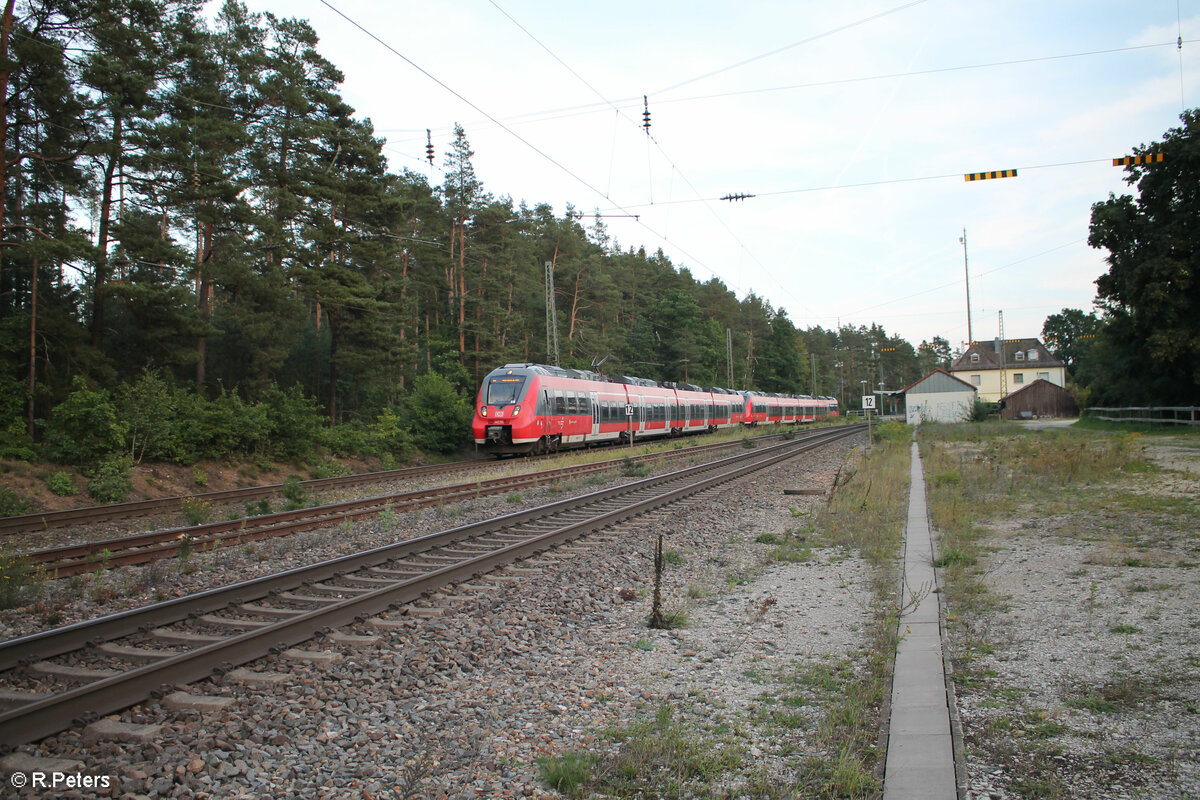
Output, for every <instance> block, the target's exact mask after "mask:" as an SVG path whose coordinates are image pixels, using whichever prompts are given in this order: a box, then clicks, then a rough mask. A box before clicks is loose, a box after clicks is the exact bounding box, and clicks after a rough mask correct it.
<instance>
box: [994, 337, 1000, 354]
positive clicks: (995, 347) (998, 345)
mask: <svg viewBox="0 0 1200 800" xmlns="http://www.w3.org/2000/svg"><path fill="white" fill-rule="evenodd" d="M993 347H994V349H995V352H997V353H999V352H1000V337H999V336H997V337H996V339H995V341H994V342H993Z"/></svg>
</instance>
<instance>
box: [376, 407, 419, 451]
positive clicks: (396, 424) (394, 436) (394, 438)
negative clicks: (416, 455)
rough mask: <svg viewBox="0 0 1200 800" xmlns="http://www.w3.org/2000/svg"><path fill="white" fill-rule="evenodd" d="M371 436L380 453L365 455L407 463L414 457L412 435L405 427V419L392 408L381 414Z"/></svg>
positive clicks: (384, 410)
mask: <svg viewBox="0 0 1200 800" xmlns="http://www.w3.org/2000/svg"><path fill="white" fill-rule="evenodd" d="M371 434H372V438H373V440H374V443H375V446H377V447H378V448H379V452H377V453H367V454H364V455H390V456H391V457H392V458H393V459H394V460H396V461H407V460H408V459H410V458H411V457H412V454H413V449H414V445H413V437H412V434H410V433H409V432H408V429H407V428H406V427H405V422H404V419H403V417H401V416H400V414H398V413H397V412H396V410H395V409H393V408H392V407H391V406H388V407H387V408H385V409H383V411H381V412H379V416H378V417H377V418H376V419H375V422H374V423H372V425H371Z"/></svg>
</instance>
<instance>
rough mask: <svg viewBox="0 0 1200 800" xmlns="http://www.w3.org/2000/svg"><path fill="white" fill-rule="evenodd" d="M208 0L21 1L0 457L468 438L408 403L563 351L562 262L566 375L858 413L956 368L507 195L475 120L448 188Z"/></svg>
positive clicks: (14, 71)
mask: <svg viewBox="0 0 1200 800" xmlns="http://www.w3.org/2000/svg"><path fill="white" fill-rule="evenodd" d="M201 6H202V4H201V3H200V2H199V1H198V0H20V2H17V0H7V2H6V4H5V8H4V18H3V35H2V37H0V69H3V72H2V73H0V98H2V100H0V102H3V103H4V109H3V114H2V115H0V118H2V119H3V123H0V124H3V129H2V130H0V143H2V146H3V154H2V157H0V182H2V184H3V197H4V204H3V215H2V217H0V245H2V246H0V351H2V352H3V366H4V368H3V371H2V372H0V425H2V426H3V427H2V429H0V457H7V458H13V457H16V458H35V457H42V458H50V459H56V460H60V461H64V462H70V463H84V464H86V463H95V462H96V461H97V460H99V459H102V458H104V457H106V456H107V455H109V454H112V453H121V454H123V455H122V457H124V458H130V459H134V460H137V459H141V458H151V459H164V460H174V461H178V462H182V463H188V462H189V461H190V460H195V459H198V458H203V457H223V456H225V455H229V454H236V453H239V452H243V453H244V452H257V453H269V454H271V455H275V456H278V457H283V458H288V457H298V456H300V455H302V454H303V453H304V452H306V451H307V450H308V449H310V448H312V447H314V446H317V445H318V444H319V445H320V446H323V447H328V448H331V449H333V450H345V451H349V452H382V451H386V452H389V453H393V454H402V453H404V452H406V451H407V450H408V449H409V448H411V447H413V446H417V447H421V448H423V449H435V450H436V449H447V450H448V449H453V447H454V446H455V445H456V444H458V443H461V442H465V441H466V439H467V434H468V432H467V430H466V426H465V424H463V425H462V427H461V428H460V429H458V430H460V431H461V435H458V434H454V433H452V434H450V435H447V436H444V437H443V438H442V439H438V440H436V441H432V440H429V439H428V434H427V432H423V429H425V428H428V427H429V426H428V425H423V426H418V425H415V424H414V422H413V420H414V417H415V416H416V415H418V414H419V413H425V412H423V411H421V409H433V410H434V411H433V412H431V413H441V412H445V413H447V414H448V415H449V416H447V417H446V419H445V420H444V423H445V426H447V427H450V428H453V427H454V426H455V425H458V424H459V420H460V418H461V414H462V413H463V409H465V408H467V407H468V406H469V403H470V402H471V397H472V396H473V393H474V391H475V388H476V386H477V385H478V381H479V380H480V378H481V377H482V376H483V375H484V374H485V373H486V372H487V371H489V370H490V369H492V368H493V367H494V366H496V365H498V364H503V363H506V362H511V361H534V362H545V361H547V359H548V357H547V352H546V349H547V347H546V330H545V327H546V323H545V297H544V285H543V276H544V267H543V265H544V264H545V263H546V262H551V263H552V264H553V266H554V275H555V283H556V287H557V294H556V303H557V310H558V330H559V337H560V342H561V346H560V350H561V355H562V362H563V366H574V367H588V366H590V365H591V364H592V363H593V362H594V361H596V360H598V359H602V358H607V361H606V362H605V363H604V367H603V370H604V371H605V372H608V373H610V374H613V373H619V374H635V375H641V376H644V377H649V378H654V379H658V380H686V381H688V382H691V383H696V384H701V385H720V386H728V385H732V387H733V388H739V389H760V390H765V391H778V392H788V393H816V394H827V395H834V396H838V397H839V400H841V401H842V403H843V404H844V405H845V404H847V403H849V402H851V401H852V400H853V399H854V398H857V396H858V394H859V393H860V384H859V381H860V380H868V381H869V383H870V384H871V385H872V386H874V385H876V384H877V383H879V382H880V381H882V382H883V383H884V384H885V385H886V386H887V387H888V388H892V389H894V388H899V387H902V386H905V385H907V384H908V383H911V382H912V381H914V380H916V379H917V378H919V377H920V376H921V375H923V374H924V373H925V372H927V371H929V370H930V369H932V368H933V367H935V366H938V365H941V364H945V363H948V360H949V357H950V349H949V345H948V343H947V342H946V341H945V340H943V339H940V338H935V339H934V340H933V341H932V342H927V343H922V345H921V346H920V347H918V348H915V349H914V347H913V346H912V345H910V344H909V343H908V342H905V341H903V340H900V339H897V338H895V337H892V336H889V335H888V334H887V333H886V332H885V331H884V330H883V329H881V328H879V327H876V326H872V327H871V328H864V327H857V328H856V327H849V326H847V327H843V328H841V329H839V330H824V329H821V328H811V329H808V330H797V329H796V327H795V326H794V325H793V323H792V322H791V321H790V320H789V319H788V317H787V315H786V313H785V312H784V311H783V310H781V309H776V308H773V307H772V306H771V304H770V303H768V302H766V301H765V300H764V299H763V298H760V297H757V296H754V295H750V296H747V297H745V298H742V299H739V298H737V297H736V296H735V295H734V294H733V293H732V292H731V291H730V290H729V289H728V288H727V287H725V286H724V285H723V284H722V283H721V282H720V281H719V280H716V279H713V280H710V281H708V282H704V283H701V282H698V281H697V280H695V279H694V278H693V277H692V275H691V274H690V272H689V271H688V270H687V269H685V268H683V267H682V266H680V265H676V264H673V263H672V262H671V261H670V260H669V259H668V258H667V257H666V256H665V255H664V254H663V253H662V252H661V251H658V252H654V253H648V252H646V251H645V250H644V249H642V248H640V247H636V246H634V247H622V245H621V244H620V243H618V242H616V241H614V240H612V239H611V238H610V236H609V235H608V233H607V231H606V228H605V224H604V220H603V219H602V218H600V217H599V216H598V215H592V216H588V215H586V214H583V213H579V212H577V211H575V210H574V209H571V208H568V210H567V211H566V213H565V214H563V215H562V216H556V214H555V213H554V211H553V209H552V208H551V206H550V205H547V204H542V203H538V204H535V205H532V206H530V205H528V204H527V203H525V202H520V203H515V204H514V202H513V200H512V199H511V198H510V197H506V196H503V195H500V196H496V195H493V194H491V193H490V192H488V191H486V190H485V187H484V185H483V183H482V182H481V180H480V179H479V177H478V176H477V175H476V174H475V171H474V168H473V166H472V161H471V159H472V156H473V153H472V151H471V147H470V144H469V141H468V137H467V132H466V131H464V130H463V129H462V128H461V127H457V128H456V130H455V138H454V141H453V143H452V146H451V147H450V149H449V152H447V153H446V154H445V158H444V162H443V163H442V168H443V173H442V174H443V181H442V184H441V185H440V186H431V185H430V184H429V181H428V180H427V179H426V178H425V177H423V176H422V175H419V174H416V173H413V172H411V171H407V170H405V171H400V172H395V171H391V170H389V166H388V163H387V161H386V159H385V158H384V156H383V154H382V145H383V141H382V140H381V139H380V138H379V137H377V136H376V135H375V134H374V132H373V130H372V126H371V123H370V121H368V120H365V119H362V118H360V117H358V116H356V115H355V111H354V109H353V108H351V107H349V106H348V105H347V104H346V103H345V102H344V100H343V99H342V97H341V96H340V95H339V84H340V81H341V74H340V73H339V71H338V69H337V67H336V66H335V65H334V64H331V63H329V62H328V61H327V60H325V59H324V58H322V57H321V55H320V54H319V52H318V49H317V44H318V43H317V41H316V36H315V34H314V32H313V30H312V28H311V27H310V26H309V25H308V24H307V23H306V22H304V21H301V20H294V19H280V18H277V17H275V16H273V15H271V14H251V13H249V12H248V11H247V9H246V8H245V7H244V6H242V5H241V4H240V3H238V2H235V1H234V0H230V2H227V3H226V4H225V5H224V6H223V7H222V8H221V10H220V11H219V13H218V14H217V15H216V16H215V18H213V19H212V21H209V20H208V19H207V18H206V16H205V15H204V14H203V13H201ZM727 330H728V331H729V332H730V335H731V337H732V352H733V359H732V363H731V362H730V361H729V360H728V359H727V349H726V335H727V334H726V331H727Z"/></svg>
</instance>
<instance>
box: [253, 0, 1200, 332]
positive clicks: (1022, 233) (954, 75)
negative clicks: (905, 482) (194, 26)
mask: <svg viewBox="0 0 1200 800" xmlns="http://www.w3.org/2000/svg"><path fill="white" fill-rule="evenodd" d="M247 5H248V6H249V8H250V9H251V10H252V11H271V12H273V13H276V14H278V15H280V16H285V17H301V18H304V19H307V20H308V21H309V22H310V23H311V24H312V26H313V27H314V28H315V29H316V31H317V33H318V35H319V36H320V37H321V43H320V46H319V50H320V52H321V53H322V55H324V56H325V57H326V58H328V59H329V60H331V61H332V62H333V63H334V64H336V65H337V66H338V67H339V68H340V69H341V70H342V71H343V72H344V73H345V76H346V82H345V84H344V86H343V96H344V97H345V99H346V100H347V102H349V103H350V104H351V105H352V106H354V107H355V108H356V109H357V111H358V113H359V115H360V116H362V117H369V118H370V119H371V120H372V122H373V123H374V125H375V129H376V131H377V133H378V134H379V135H380V136H382V137H385V138H386V139H387V145H386V149H385V153H386V155H387V156H388V159H389V162H390V164H391V167H392V169H393V170H396V171H399V170H401V169H405V168H407V169H411V170H414V171H418V172H422V173H424V174H426V175H429V176H430V177H431V180H432V182H433V183H434V184H440V183H441V181H442V173H441V166H442V162H443V159H444V156H445V153H446V150H447V148H448V146H449V144H450V142H451V139H452V129H453V126H454V124H455V123H456V122H457V123H460V124H462V125H463V127H464V128H465V130H466V134H467V138H468V140H469V141H470V143H471V147H472V149H473V150H474V151H475V157H474V165H475V169H476V172H477V174H478V176H479V178H480V179H481V180H482V181H483V184H484V188H485V190H486V191H489V192H491V193H492V194H493V195H496V196H497V197H500V196H505V195H507V196H510V197H512V198H513V201H514V202H515V203H519V202H521V201H522V200H524V201H526V202H528V203H529V204H530V205H533V204H536V203H549V204H551V205H553V206H554V208H555V211H556V212H557V213H558V214H559V215H561V214H562V213H563V212H564V211H565V209H566V207H567V205H568V204H570V205H572V206H574V207H575V208H576V209H577V210H580V211H583V212H585V213H586V214H587V215H588V216H589V217H590V216H591V214H592V213H593V212H594V211H596V210H599V211H600V212H601V214H602V215H603V216H604V217H605V219H606V222H607V224H608V226H609V230H610V233H611V234H612V235H613V236H614V237H615V238H616V239H617V241H618V242H619V243H620V245H621V246H622V248H625V249H627V248H629V247H645V248H646V249H647V250H648V251H651V252H653V251H654V250H656V249H658V248H662V249H663V250H664V252H666V253H667V255H668V256H669V257H670V258H671V260H672V262H674V263H675V264H676V265H677V266H680V267H686V268H688V269H690V270H691V272H692V274H693V275H695V277H696V278H698V279H699V280H707V279H709V278H711V277H713V276H716V277H718V278H720V279H721V280H722V281H723V282H724V283H725V284H726V285H727V286H729V287H730V288H731V289H732V290H733V291H734V292H736V293H737V295H738V297H744V296H745V295H746V294H747V293H749V292H754V293H755V294H757V295H759V296H761V297H764V298H766V299H767V300H768V301H769V302H770V303H771V304H772V305H774V306H776V307H782V308H784V309H786V310H787V312H788V315H789V316H790V318H791V319H792V321H793V322H794V323H795V324H796V325H797V326H798V327H801V328H805V327H809V326H812V325H820V326H822V327H825V328H833V327H836V326H837V325H839V324H843V325H844V324H853V325H870V324H871V323H878V324H880V325H882V326H883V327H884V328H886V329H887V331H888V332H889V333H892V334H898V335H900V336H902V337H904V338H905V339H907V340H909V341H910V342H912V343H913V344H914V345H916V344H918V343H920V341H921V340H923V339H929V338H932V337H933V336H938V335H940V336H944V337H945V338H947V339H948V340H949V341H950V342H951V344H952V345H957V344H958V343H960V342H965V341H967V339H968V336H967V304H966V291H965V286H964V252H963V245H962V243H961V241H960V240H961V237H962V235H963V229H964V228H965V229H966V234H967V240H968V241H967V245H968V248H967V256H968V258H969V266H970V293H971V312H972V324H973V330H972V333H973V335H974V338H975V339H977V340H979V339H988V338H991V337H994V336H996V335H997V333H998V312H1003V314H1004V333H1005V336H1006V337H1007V338H1017V337H1023V336H1039V335H1040V334H1041V328H1042V323H1043V322H1044V320H1045V318H1046V317H1047V316H1048V315H1050V314H1053V313H1055V312H1057V311H1059V310H1061V309H1062V308H1081V309H1084V310H1090V309H1091V308H1092V300H1093V299H1094V297H1095V286H1094V284H1093V281H1094V280H1095V279H1096V278H1097V277H1098V276H1099V275H1101V274H1102V273H1104V272H1105V271H1106V266H1105V263H1104V253H1103V252H1100V251H1096V250H1093V249H1091V248H1089V247H1088V246H1087V235H1088V221H1089V217H1090V208H1091V205H1092V203H1094V202H1097V201H1101V200H1104V199H1105V198H1107V196H1108V194H1109V193H1110V192H1114V193H1117V194H1121V193H1133V191H1134V190H1133V189H1132V188H1131V187H1129V186H1127V185H1126V184H1125V183H1124V181H1123V178H1124V177H1125V172H1124V170H1122V169H1119V168H1115V167H1113V166H1112V159H1113V158H1114V157H1118V156H1122V155H1125V154H1128V153H1130V152H1131V151H1132V148H1134V147H1135V146H1138V145H1142V144H1147V143H1150V142H1152V141H1157V140H1161V138H1162V137H1163V134H1164V133H1165V132H1166V131H1167V130H1169V129H1170V128H1173V127H1177V126H1178V125H1179V124H1180V123H1179V115H1180V112H1181V111H1182V110H1183V109H1184V108H1190V107H1193V106H1197V105H1200V0H1124V1H1122V2H1117V1H1115V0H1114V1H1111V2H1105V0H1052V1H1051V2H1046V0H987V2H983V1H982V0H971V1H970V2H966V1H964V0H916V2H913V1H912V0H866V1H864V2H829V0H791V1H785V0H777V1H775V2H759V1H758V0H746V1H745V2H737V3H735V2H732V1H731V0H730V1H727V2H706V1H704V0H700V1H698V0H688V2H675V1H674V0H649V1H648V2H646V1H643V2H625V1H624V0H609V1H608V2H603V3H546V2H532V0H453V1H452V2H443V0H422V2H411V1H405V2H392V1H389V2H379V1H378V0H325V1H323V0H247ZM1180 37H1182V40H1183V45H1182V48H1180V47H1178V46H1177V41H1178V40H1179V38H1180ZM643 95H645V96H646V97H648V103H649V111H650V115H651V127H650V137H649V138H648V137H647V136H646V133H645V131H644V129H643V128H642V112H643ZM427 128H428V129H430V130H431V131H432V139H433V145H434V147H435V148H436V150H437V158H436V161H435V165H434V167H433V168H432V169H431V167H430V165H429V163H428V162H427V161H425V139H426V134H425V131H426V129H427ZM1014 168H1015V169H1017V170H1018V171H1019V172H1018V176H1017V177H1016V178H1008V179H998V180H987V181H980V182H966V181H964V179H963V175H964V173H969V172H981V171H988V170H1001V169H1014ZM730 194H747V195H750V194H753V195H756V196H755V197H753V198H747V199H745V200H741V201H733V202H731V201H723V200H720V199H719V198H721V197H723V196H726V195H730ZM632 215H637V217H636V218H634V216H632Z"/></svg>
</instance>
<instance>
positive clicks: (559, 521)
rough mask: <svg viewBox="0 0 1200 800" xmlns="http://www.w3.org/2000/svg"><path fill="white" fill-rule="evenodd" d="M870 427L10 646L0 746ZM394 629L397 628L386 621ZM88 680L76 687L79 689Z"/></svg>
mask: <svg viewBox="0 0 1200 800" xmlns="http://www.w3.org/2000/svg"><path fill="white" fill-rule="evenodd" d="M858 432H859V427H858V426H854V427H842V428H835V429H830V430H824V431H816V432H812V433H809V434H807V435H804V436H800V437H797V438H796V439H795V440H793V441H785V442H783V443H781V444H777V445H774V446H771V447H764V448H760V449H758V450H755V451H752V452H746V453H741V454H738V455H734V456H729V457H726V458H724V459H720V460H718V461H713V462H709V463H706V464H702V465H699V466H693V467H688V468H685V469H681V470H677V471H674V472H670V473H667V474H664V475H660V476H656V477H652V478H646V479H643V480H640V481H637V482H634V483H631V484H626V485H624V486H620V487H615V488H610V489H605V490H601V491H598V492H594V493H591V494H588V495H584V496H582V497H577V498H571V499H567V500H562V501H559V502H556V503H551V504H549V505H546V506H542V507H540V508H536V509H530V510H527V511H522V512H518V513H514V514H509V515H506V516H503V517H498V518H495V519H492V520H488V521H485V522H481V523H476V524H473V525H466V526H462V527H459V528H454V529H450V530H445V531H441V532H438V533H433V534H429V535H426V536H421V537H417V538H414V539H410V540H408V541H404V542H399V543H396V544H392V545H388V546H385V547H380V548H376V549H373V550H368V551H364V552H360V553H355V554H352V555H347V556H343V557H341V558H337V559H333V560H331V561H326V562H322V563H318V564H313V565H310V566H307V567H302V568H297V569H293V570H289V571H286V572H282V573H278V574H275V575H270V576H266V577H263V578H258V579H255V580H250V581H245V582H242V583H238V584H235V585H232V586H228V587H224V588H219V589H212V590H209V591H206V592H201V593H198V594H194V595H190V596H188V597H183V598H179V599H176V600H171V601H167V602H163V603H158V604H155V605H151V606H145V607H143V608H139V609H133V610H130V611H126V612H122V613H119V614H113V615H110V616H107V617H102V618H99V619H96V620H92V621H89V622H82V623H77V624H75V625H69V626H66V627H63V628H59V629H55V630H52V631H46V632H43V633H39V634H34V635H31V636H25V637H22V638H19V639H14V640H11V641H9V642H5V643H3V644H0V671H2V672H0V684H2V685H3V689H2V690H0V697H2V698H3V699H5V700H6V701H7V702H9V703H11V704H16V707H15V708H12V709H11V710H8V711H5V712H3V713H0V746H3V747H9V748H11V747H15V746H17V745H20V744H24V743H26V742H31V741H36V740H38V739H41V738H43V737H45V736H48V735H51V734H54V733H56V732H58V731H61V730H64V729H66V728H69V727H71V726H72V725H74V724H76V723H77V722H79V721H81V720H88V719H93V718H95V717H98V716H100V715H103V714H108V713H111V712H113V711H117V710H119V709H122V708H126V707H128V706H130V705H133V704H135V703H137V702H139V701H141V700H144V699H146V698H147V697H149V696H151V695H152V694H154V693H155V692H156V691H160V690H161V691H169V690H173V689H174V688H175V687H176V686H178V685H179V684H186V683H191V682H194V681H197V680H201V679H203V678H206V677H208V676H210V675H212V674H213V673H214V672H216V671H228V670H231V669H233V668H234V667H237V666H239V665H241V664H245V663H247V662H250V661H253V660H254V659H257V658H260V657H263V656H265V655H268V654H270V653H273V652H280V651H282V650H284V649H286V648H289V647H294V646H295V645H297V644H299V643H301V642H304V641H306V640H308V639H311V638H313V637H315V636H318V635H336V634H332V633H331V631H333V630H334V629H336V628H339V627H342V626H346V625H350V624H354V623H358V622H362V621H364V620H367V619H369V618H371V617H373V616H375V615H378V614H381V613H385V612H388V611H389V610H394V609H398V608H401V607H403V606H405V605H406V604H408V603H411V602H412V601H414V600H416V599H418V598H420V597H421V596H423V595H427V594H429V593H431V592H434V591H436V590H437V589H440V588H443V587H445V586H448V585H453V584H457V583H460V582H463V581H468V580H470V579H472V578H474V577H476V576H479V575H482V574H485V573H487V572H490V571H493V570H495V569H497V568H500V567H504V566H505V565H509V564H511V563H513V562H515V561H518V560H521V559H523V558H527V557H530V556H532V555H535V554H538V553H541V552H543V551H546V550H549V549H552V548H554V547H556V546H558V545H561V544H562V543H564V542H567V541H570V540H573V539H576V538H578V537H581V536H585V535H587V534H589V533H593V532H595V531H598V530H600V529H602V528H605V527H607V526H610V525H613V524H616V523H618V522H620V521H622V520H625V519H629V518H631V517H635V516H638V515H641V514H644V513H646V512H648V511H651V510H653V509H655V508H658V507H661V506H664V505H667V504H669V503H673V502H676V501H678V500H681V499H683V498H686V497H689V496H691V495H694V494H696V493H698V492H701V491H704V490H706V489H709V488H711V487H713V486H716V485H719V484H721V483H724V482H728V481H731V480H734V479H736V478H739V477H742V476H744V475H747V474H749V473H751V472H754V471H757V470H761V469H764V468H766V467H769V466H772V465H774V464H777V463H779V462H781V461H785V460H787V459H790V458H793V457H795V456H797V455H799V454H801V453H804V452H806V451H809V450H812V449H815V448H818V447H821V446H823V445H825V444H829V443H831V442H834V441H836V440H838V439H841V438H844V437H846V436H850V435H853V434H856V433H858ZM383 624H386V623H383ZM81 683H82V685H79V684H81Z"/></svg>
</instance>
